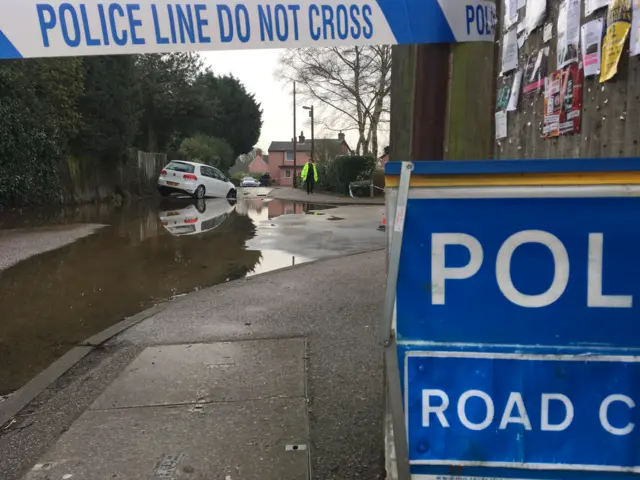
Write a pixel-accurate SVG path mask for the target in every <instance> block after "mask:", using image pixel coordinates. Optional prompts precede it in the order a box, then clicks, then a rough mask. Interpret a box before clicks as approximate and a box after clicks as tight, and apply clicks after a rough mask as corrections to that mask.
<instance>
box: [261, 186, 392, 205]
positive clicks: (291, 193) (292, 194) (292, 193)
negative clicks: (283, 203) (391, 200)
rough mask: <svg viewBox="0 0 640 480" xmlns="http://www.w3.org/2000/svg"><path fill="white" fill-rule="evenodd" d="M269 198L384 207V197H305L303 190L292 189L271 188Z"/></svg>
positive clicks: (318, 195) (319, 194)
mask: <svg viewBox="0 0 640 480" xmlns="http://www.w3.org/2000/svg"><path fill="white" fill-rule="evenodd" d="M267 195H268V196H269V197H271V198H278V199H280V200H293V201H296V202H312V203H329V204H332V205H384V196H382V195H381V196H379V197H373V198H369V197H355V198H351V197H349V196H346V195H337V194H333V193H313V194H311V195H307V192H306V191H305V190H302V189H300V188H292V187H273V188H272V189H271V191H270V192H269V193H268V194H267Z"/></svg>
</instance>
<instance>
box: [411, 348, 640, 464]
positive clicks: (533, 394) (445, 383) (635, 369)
mask: <svg viewBox="0 0 640 480" xmlns="http://www.w3.org/2000/svg"><path fill="white" fill-rule="evenodd" d="M639 361H640V357H628V358H625V357H620V358H619V357H615V356H611V357H606V356H596V357H590V358H581V357H580V356H569V355H564V356H563V355H523V354H501V353H470V352H460V353H453V354H452V353H451V352H413V353H410V354H408V355H407V357H406V385H407V393H406V404H407V407H406V411H407V413H408V422H407V425H408V433H409V446H410V447H409V459H410V462H411V463H412V464H414V465H446V464H451V463H455V464H457V465H462V466H493V467H514V466H517V467H521V468H531V469H537V470H539V469H551V470H554V469H558V470H595V471H606V472H629V471H633V472H640V430H639V429H638V428H636V426H638V427H640V411H639V410H638V409H637V408H636V401H639V399H640V363H638V362H639Z"/></svg>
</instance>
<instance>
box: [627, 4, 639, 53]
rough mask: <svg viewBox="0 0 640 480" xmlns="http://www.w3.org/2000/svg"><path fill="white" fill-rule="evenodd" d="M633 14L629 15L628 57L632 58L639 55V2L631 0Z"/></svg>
mask: <svg viewBox="0 0 640 480" xmlns="http://www.w3.org/2000/svg"><path fill="white" fill-rule="evenodd" d="M632 2H633V12H632V14H631V44H630V45H629V55H631V56H632V57H633V56H635V55H639V54H640V0H632Z"/></svg>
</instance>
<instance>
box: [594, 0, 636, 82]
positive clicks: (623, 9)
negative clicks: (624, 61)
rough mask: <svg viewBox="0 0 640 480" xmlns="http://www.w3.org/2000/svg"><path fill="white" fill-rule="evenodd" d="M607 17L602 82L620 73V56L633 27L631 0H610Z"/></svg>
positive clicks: (601, 72) (603, 44)
mask: <svg viewBox="0 0 640 480" xmlns="http://www.w3.org/2000/svg"><path fill="white" fill-rule="evenodd" d="M606 18H607V24H606V27H605V28H606V30H605V35H604V40H603V41H602V67H601V71H600V83H602V82H606V81H607V80H611V79H612V78H613V77H614V76H615V75H616V73H618V63H619V62H620V56H621V55H622V51H623V49H624V43H625V41H626V40H627V35H629V30H630V29H631V0H610V2H609V10H608V11H607V17H606Z"/></svg>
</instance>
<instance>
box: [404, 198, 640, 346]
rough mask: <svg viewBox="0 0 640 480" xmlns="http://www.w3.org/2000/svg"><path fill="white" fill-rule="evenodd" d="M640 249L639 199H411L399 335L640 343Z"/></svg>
mask: <svg viewBox="0 0 640 480" xmlns="http://www.w3.org/2000/svg"><path fill="white" fill-rule="evenodd" d="M549 193H550V194H551V193H552V192H549ZM523 195H526V192H523ZM639 244H640V200H638V199H637V198H634V197H605V198H603V197H592V198H585V197H578V198H571V197H564V198H562V197H557V196H556V197H552V198H531V197H520V198H432V199H419V198H413V199H410V200H409V205H408V207H407V210H406V220H405V233H404V242H403V245H402V256H401V258H400V276H399V279H398V289H397V290H398V293H397V295H398V297H397V298H398V322H399V325H398V338H399V339H400V340H419V339H422V338H428V339H429V341H431V342H446V343H450V342H459V343H468V342H471V343H483V344H485V343H486V344H509V345H546V346H556V345H557V346H589V345H592V346H595V345H598V346H612V347H625V346H626V347H633V346H638V345H639V343H640V321H638V319H640V278H639V276H638V268H639V267H640V248H638V245H639ZM418 259H419V261H417V260H418ZM425 286H427V287H430V288H425ZM434 319H437V321H434ZM605 326H606V327H607V328H604V327H605Z"/></svg>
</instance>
